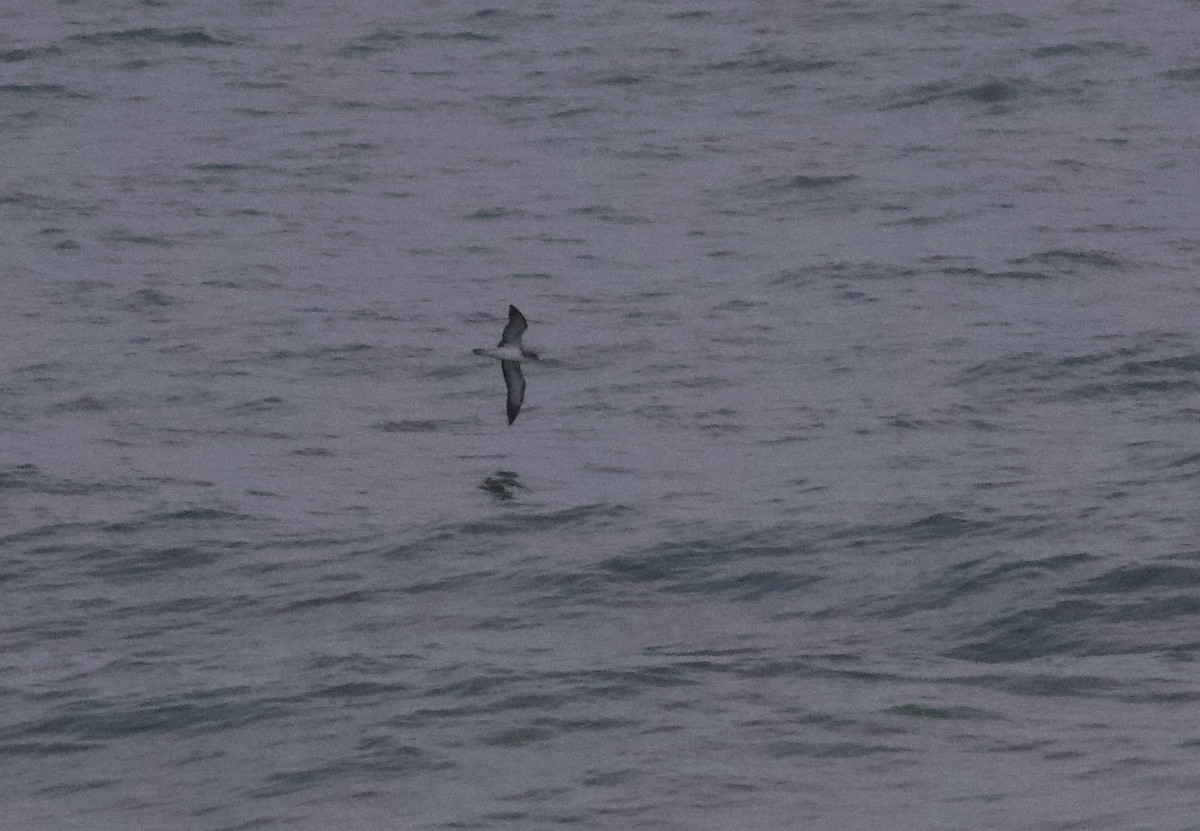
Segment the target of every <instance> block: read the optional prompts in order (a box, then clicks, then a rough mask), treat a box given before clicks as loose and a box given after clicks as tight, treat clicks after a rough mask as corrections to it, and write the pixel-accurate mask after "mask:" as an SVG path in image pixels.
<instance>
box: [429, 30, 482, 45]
mask: <svg viewBox="0 0 1200 831" xmlns="http://www.w3.org/2000/svg"><path fill="white" fill-rule="evenodd" d="M413 37H416V38H419V39H421V40H433V41H450V42H452V43H497V42H499V41H501V40H503V38H501V37H500V36H499V35H489V34H484V33H483V32H476V31H474V30H472V29H463V30H460V31H457V32H417V33H416V34H414V35H413Z"/></svg>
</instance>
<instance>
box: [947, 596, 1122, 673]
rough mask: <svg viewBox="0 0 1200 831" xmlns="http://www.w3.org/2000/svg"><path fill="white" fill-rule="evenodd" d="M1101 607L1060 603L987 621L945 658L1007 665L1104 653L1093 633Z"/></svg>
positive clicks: (1081, 602)
mask: <svg viewBox="0 0 1200 831" xmlns="http://www.w3.org/2000/svg"><path fill="white" fill-rule="evenodd" d="M1106 611H1107V610H1106V607H1105V606H1104V604H1102V603H1099V602H1095V601H1090V600H1060V601H1057V602H1054V603H1052V604H1050V605H1048V606H1041V607H1035V608H1029V609H1022V610H1020V611H1017V612H1014V613H1012V614H1008V615H1002V616H1000V617H998V618H993V619H992V620H989V621H988V622H987V623H985V624H984V625H982V626H979V627H976V628H975V629H973V630H971V631H970V632H968V633H966V635H965V640H966V641H967V643H964V644H963V645H961V646H958V647H955V648H953V649H951V650H948V651H947V653H946V655H947V657H950V658H955V659H958V660H964V661H974V662H977V663H1007V662H1012V661H1028V660H1032V659H1035V658H1045V657H1049V656H1063V655H1074V656H1078V655H1096V654H1106V653H1107V651H1108V650H1107V649H1105V648H1104V647H1102V646H1101V645H1100V644H1099V643H1098V641H1097V640H1096V635H1095V634H1094V633H1093V631H1092V630H1093V628H1094V627H1095V625H1096V624H1097V623H1098V622H1100V621H1102V620H1103V619H1104V618H1105V616H1106Z"/></svg>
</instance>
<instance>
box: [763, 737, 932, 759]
mask: <svg viewBox="0 0 1200 831" xmlns="http://www.w3.org/2000/svg"><path fill="white" fill-rule="evenodd" d="M912 752H913V749H912V748H908V747H900V746H897V745H886V744H868V743H866V742H799V741H777V742H771V743H770V744H769V745H768V746H767V754H768V755H770V756H772V757H774V758H776V759H788V758H793V757H800V758H806V759H860V758H863V757H865V756H878V755H881V754H896V753H912Z"/></svg>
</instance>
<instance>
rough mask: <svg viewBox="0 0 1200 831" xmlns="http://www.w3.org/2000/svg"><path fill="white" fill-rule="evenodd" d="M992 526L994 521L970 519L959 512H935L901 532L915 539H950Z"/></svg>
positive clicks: (906, 526) (907, 526) (912, 523)
mask: <svg viewBox="0 0 1200 831" xmlns="http://www.w3.org/2000/svg"><path fill="white" fill-rule="evenodd" d="M991 527H992V523H989V522H981V521H976V520H969V519H966V518H965V517H962V516H958V515H957V514H947V513H935V514H930V515H929V516H927V517H924V518H922V519H918V520H916V521H915V522H911V523H909V524H908V525H905V526H904V527H903V528H901V529H900V533H901V534H902V535H903V536H906V537H909V538H910V539H914V540H950V539H957V538H958V537H962V536H965V535H967V534H972V533H975V532H978V531H986V530H988V529H990V528H991Z"/></svg>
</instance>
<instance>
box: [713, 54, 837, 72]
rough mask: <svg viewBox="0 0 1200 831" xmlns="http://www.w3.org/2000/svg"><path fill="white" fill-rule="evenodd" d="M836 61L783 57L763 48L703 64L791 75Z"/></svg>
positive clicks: (714, 67)
mask: <svg viewBox="0 0 1200 831" xmlns="http://www.w3.org/2000/svg"><path fill="white" fill-rule="evenodd" d="M835 65H836V62H835V61H831V60H823V59H819V58H784V57H779V56H774V55H769V54H767V53H766V52H765V51H764V50H755V51H754V52H752V53H751V54H749V55H747V56H746V57H744V58H738V59H736V60H731V61H717V62H715V63H709V64H706V65H705V69H708V70H715V71H717V72H727V71H738V72H746V71H748V72H762V73H766V74H768V75H791V74H794V73H802V72H816V71H818V70H822V69H829V68H830V67H832V66H835Z"/></svg>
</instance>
